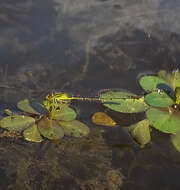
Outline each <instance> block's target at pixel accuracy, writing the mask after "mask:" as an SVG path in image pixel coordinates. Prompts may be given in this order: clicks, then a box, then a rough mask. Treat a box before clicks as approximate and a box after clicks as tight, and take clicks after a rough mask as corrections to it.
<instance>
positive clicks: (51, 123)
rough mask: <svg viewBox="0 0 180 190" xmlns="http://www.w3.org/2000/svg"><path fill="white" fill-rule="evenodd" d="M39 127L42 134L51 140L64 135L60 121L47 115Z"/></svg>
mask: <svg viewBox="0 0 180 190" xmlns="http://www.w3.org/2000/svg"><path fill="white" fill-rule="evenodd" d="M38 129H39V132H40V133H41V135H42V136H44V137H46V138H47V139H50V140H60V139H61V138H62V137H63V136H64V130H63V128H62V127H61V126H60V125H59V124H58V122H57V121H55V120H52V119H48V118H46V117H44V118H42V119H41V120H40V121H39V122H38Z"/></svg>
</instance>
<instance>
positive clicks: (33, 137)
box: [0, 99, 89, 142]
mask: <svg viewBox="0 0 180 190" xmlns="http://www.w3.org/2000/svg"><path fill="white" fill-rule="evenodd" d="M17 107H18V108H19V109H20V110H21V111H23V112H22V114H23V115H18V114H16V113H13V112H12V111H11V110H8V111H7V110H5V113H6V114H7V115H9V116H7V117H4V118H2V119H1V120H0V126H1V127H2V128H4V129H6V130H8V131H15V132H16V131H18V132H21V131H23V136H24V139H25V140H27V141H31V142H42V141H43V138H42V136H43V137H45V138H47V139H50V140H60V139H61V138H63V136H64V130H65V128H66V125H68V123H69V122H71V123H70V124H72V121H77V120H76V112H75V111H74V110H73V109H72V108H70V107H69V106H68V105H63V106H61V108H58V109H55V110H53V111H48V110H46V108H45V107H44V106H43V105H41V104H39V103H36V102H35V101H31V100H28V99H25V100H22V101H20V102H18V103H17ZM60 121H61V122H66V125H63V127H62V126H61V124H60ZM73 124H74V125H76V126H73V130H74V131H75V132H74V134H77V133H76V131H79V125H80V131H81V136H80V137H82V136H87V135H88V134H89V128H88V126H86V125H85V124H83V123H82V122H80V121H77V122H73ZM67 128H68V127H67ZM71 128H72V127H71ZM68 130H72V129H66V134H70V133H68ZM71 136H73V135H71ZM75 137H77V135H75Z"/></svg>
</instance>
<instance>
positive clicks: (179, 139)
mask: <svg viewBox="0 0 180 190" xmlns="http://www.w3.org/2000/svg"><path fill="white" fill-rule="evenodd" d="M171 141H172V143H173V145H174V147H175V148H176V150H178V151H179V152H180V130H178V131H177V132H176V134H175V135H172V136H171Z"/></svg>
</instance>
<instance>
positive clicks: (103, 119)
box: [92, 112, 116, 127]
mask: <svg viewBox="0 0 180 190" xmlns="http://www.w3.org/2000/svg"><path fill="white" fill-rule="evenodd" d="M92 122H93V123H95V124H96V125H103V126H110V127H114V126H116V122H115V121H114V120H113V119H112V118H111V117H110V116H108V115H107V114H106V113H104V112H96V113H95V114H93V116H92Z"/></svg>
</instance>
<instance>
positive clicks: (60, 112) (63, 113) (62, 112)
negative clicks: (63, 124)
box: [50, 105, 76, 121]
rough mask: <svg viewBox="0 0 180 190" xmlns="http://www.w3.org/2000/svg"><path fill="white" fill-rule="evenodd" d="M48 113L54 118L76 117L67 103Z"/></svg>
mask: <svg viewBox="0 0 180 190" xmlns="http://www.w3.org/2000/svg"><path fill="white" fill-rule="evenodd" d="M50 114H51V118H52V119H55V120H62V121H72V120H74V119H76V112H75V111H74V110H73V109H72V108H70V107H68V106H67V105H62V106H61V107H60V109H57V110H55V111H54V112H53V113H50Z"/></svg>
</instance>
